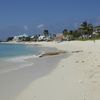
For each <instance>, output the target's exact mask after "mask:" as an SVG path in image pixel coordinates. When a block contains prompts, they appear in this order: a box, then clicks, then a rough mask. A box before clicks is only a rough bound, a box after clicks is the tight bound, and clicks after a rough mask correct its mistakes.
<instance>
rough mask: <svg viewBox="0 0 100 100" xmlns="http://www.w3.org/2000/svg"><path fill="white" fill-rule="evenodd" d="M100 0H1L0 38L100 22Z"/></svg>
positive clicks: (55, 30) (60, 29) (57, 30)
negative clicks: (84, 22) (83, 22)
mask: <svg viewBox="0 0 100 100" xmlns="http://www.w3.org/2000/svg"><path fill="white" fill-rule="evenodd" d="M99 4H100V0H0V39H2V38H6V37H8V36H14V35H16V34H20V33H28V34H33V33H40V32H42V31H43V29H44V28H47V29H48V30H49V31H50V32H54V33H56V32H62V30H63V29H64V28H68V29H73V28H76V27H77V26H78V25H79V24H80V23H81V22H82V21H84V20H88V21H89V22H90V23H93V24H94V25H99V24H100V11H99V10H100V6H99Z"/></svg>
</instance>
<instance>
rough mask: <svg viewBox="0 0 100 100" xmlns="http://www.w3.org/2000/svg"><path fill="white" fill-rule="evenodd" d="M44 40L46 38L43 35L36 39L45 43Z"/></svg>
mask: <svg viewBox="0 0 100 100" xmlns="http://www.w3.org/2000/svg"><path fill="white" fill-rule="evenodd" d="M45 40H46V37H45V36H44V35H40V36H39V37H38V41H45Z"/></svg>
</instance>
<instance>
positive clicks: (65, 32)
mask: <svg viewBox="0 0 100 100" xmlns="http://www.w3.org/2000/svg"><path fill="white" fill-rule="evenodd" d="M68 34H69V33H68V30H67V29H64V30H63V36H64V37H67V35H68Z"/></svg>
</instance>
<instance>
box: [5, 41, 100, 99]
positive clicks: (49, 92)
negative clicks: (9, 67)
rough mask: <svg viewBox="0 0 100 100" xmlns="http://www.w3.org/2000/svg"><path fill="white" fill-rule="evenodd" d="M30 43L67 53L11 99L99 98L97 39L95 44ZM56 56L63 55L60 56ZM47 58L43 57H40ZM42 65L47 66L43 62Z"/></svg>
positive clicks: (99, 59) (78, 42) (99, 52)
mask: <svg viewBox="0 0 100 100" xmlns="http://www.w3.org/2000/svg"><path fill="white" fill-rule="evenodd" d="M30 44H31V43H30ZM32 44H40V45H42V46H45V47H48V46H49V47H56V48H57V49H59V50H64V51H66V52H68V54H69V55H68V56H65V57H64V58H63V59H62V60H58V62H57V61H56V62H57V65H55V66H56V67H55V68H54V69H53V70H52V71H50V72H49V73H48V74H45V75H43V76H41V77H39V78H37V79H36V80H33V82H30V83H29V84H28V85H27V87H25V88H24V89H22V91H21V92H20V93H18V95H17V97H16V98H15V99H14V100H100V96H99V92H100V55H99V54H100V41H99V40H98V41H95V43H94V42H93V41H70V42H69V41H68V42H61V43H56V42H39V43H32ZM57 57H63V55H62V56H57ZM47 58H50V59H49V61H50V60H52V59H53V57H47ZM47 58H45V57H44V59H47ZM31 60H32V59H31ZM53 61H55V59H53ZM51 63H52V62H49V67H52V66H53V65H52V64H51ZM42 66H43V65H42ZM44 66H48V65H46V64H44ZM41 71H43V70H41ZM31 74H32V73H31ZM20 75H21V73H20ZM26 78H28V77H26ZM5 96H6V94H5Z"/></svg>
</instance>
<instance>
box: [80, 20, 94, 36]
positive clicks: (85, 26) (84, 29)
mask: <svg viewBox="0 0 100 100" xmlns="http://www.w3.org/2000/svg"><path fill="white" fill-rule="evenodd" d="M79 31H80V32H81V34H82V35H87V34H88V35H90V34H92V33H93V25H92V24H89V23H88V22H87V21H84V22H83V23H82V24H81V25H80V28H79Z"/></svg>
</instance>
